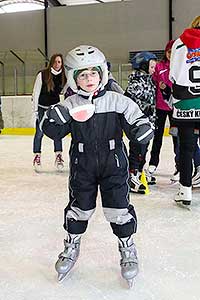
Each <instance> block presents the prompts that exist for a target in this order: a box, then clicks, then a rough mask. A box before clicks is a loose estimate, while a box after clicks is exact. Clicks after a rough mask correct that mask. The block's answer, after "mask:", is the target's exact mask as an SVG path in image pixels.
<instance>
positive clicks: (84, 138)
mask: <svg viewBox="0 0 200 300" xmlns="http://www.w3.org/2000/svg"><path fill="white" fill-rule="evenodd" d="M65 67H66V76H67V79H68V84H69V86H70V88H71V89H72V90H73V91H74V92H75V93H76V94H74V95H73V96H70V97H68V98H67V99H66V100H65V102H64V107H62V106H61V105H57V106H55V107H50V108H49V109H48V111H47V113H46V115H45V116H44V118H43V120H42V121H41V128H42V129H43V131H44V133H45V134H47V136H49V137H51V138H55V136H57V138H62V137H63V136H64V135H66V134H68V133H69V132H70V133H71V137H72V141H71V148H70V176H69V203H68V205H67V207H66V208H65V217H64V228H65V230H66V231H67V237H66V240H64V251H63V252H61V253H60V255H59V259H58V261H57V262H56V271H57V272H58V279H59V280H62V279H63V278H64V277H65V276H66V275H67V274H68V273H69V272H70V270H71V269H72V267H73V266H74V264H75V262H76V261H77V258H78V255H79V250H80V242H81V236H82V235H83V233H84V232H85V231H86V228H87V225H88V220H89V218H90V217H91V216H92V214H93V213H94V211H95V207H96V198H97V191H98V186H99V187H100V193H101V199H102V206H103V211H104V215H105V217H106V219H107V221H108V222H110V225H111V228H112V231H113V233H114V234H115V235H116V236H117V237H118V243H119V252H120V255H121V261H120V265H121V274H122V277H123V278H124V279H125V280H127V282H128V284H129V286H132V283H133V279H134V277H135V276H136V275H137V273H138V259H137V254H136V248H135V244H134V242H133V234H134V233H135V232H136V228H137V218H136V213H135V210H134V207H133V205H131V204H130V203H129V198H128V195H129V185H128V162H127V155H126V149H125V147H124V143H123V141H122V136H123V130H124V131H125V132H126V134H127V136H128V137H129V138H130V139H132V141H135V142H136V143H138V142H140V143H147V142H148V141H149V140H150V139H151V138H152V136H153V130H152V128H151V124H150V123H149V121H148V118H147V117H146V116H144V115H143V113H142V112H141V110H140V109H139V107H138V105H137V104H135V103H134V102H133V101H132V100H130V99H129V98H127V97H125V96H124V95H121V94H119V93H116V92H111V91H106V90H105V89H104V86H105V85H106V83H107V81H108V70H107V64H106V60H105V57H104V54H103V53H102V52H101V51H100V50H99V49H97V48H95V47H93V46H85V45H84V46H83V45H82V46H79V47H77V48H75V49H73V50H71V51H70V52H69V53H68V55H67V57H66V60H65ZM45 118H46V119H45ZM52 121H54V122H52ZM108 247H109V246H108Z"/></svg>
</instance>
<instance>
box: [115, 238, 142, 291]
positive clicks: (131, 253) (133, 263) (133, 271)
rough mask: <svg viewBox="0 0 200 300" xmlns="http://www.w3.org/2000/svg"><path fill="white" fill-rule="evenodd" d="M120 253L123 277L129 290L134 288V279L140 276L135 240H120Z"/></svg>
mask: <svg viewBox="0 0 200 300" xmlns="http://www.w3.org/2000/svg"><path fill="white" fill-rule="evenodd" d="M119 252H120V255H121V260H120V266H121V275H122V277H123V278H124V279H125V280H126V281H127V283H128V286H129V288H132V286H133V282H134V278H135V277H136V276H137V274H138V271H139V270H138V259H137V252H136V248H135V244H134V242H133V238H132V237H131V236H130V237H128V238H120V239H119Z"/></svg>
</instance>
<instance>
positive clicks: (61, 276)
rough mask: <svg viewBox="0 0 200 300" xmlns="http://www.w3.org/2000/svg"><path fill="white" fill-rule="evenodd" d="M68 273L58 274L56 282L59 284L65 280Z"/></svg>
mask: <svg viewBox="0 0 200 300" xmlns="http://www.w3.org/2000/svg"><path fill="white" fill-rule="evenodd" d="M67 274H68V273H64V274H58V282H59V283H61V282H63V280H64V279H65V277H66V276H67Z"/></svg>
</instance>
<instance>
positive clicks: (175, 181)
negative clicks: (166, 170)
mask: <svg viewBox="0 0 200 300" xmlns="http://www.w3.org/2000/svg"><path fill="white" fill-rule="evenodd" d="M177 183H179V180H173V179H170V184H177Z"/></svg>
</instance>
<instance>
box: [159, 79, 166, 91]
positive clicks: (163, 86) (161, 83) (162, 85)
mask: <svg viewBox="0 0 200 300" xmlns="http://www.w3.org/2000/svg"><path fill="white" fill-rule="evenodd" d="M166 87H167V86H166V84H165V83H164V82H163V81H160V82H159V88H160V89H161V90H164V89H165V88H166Z"/></svg>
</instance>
